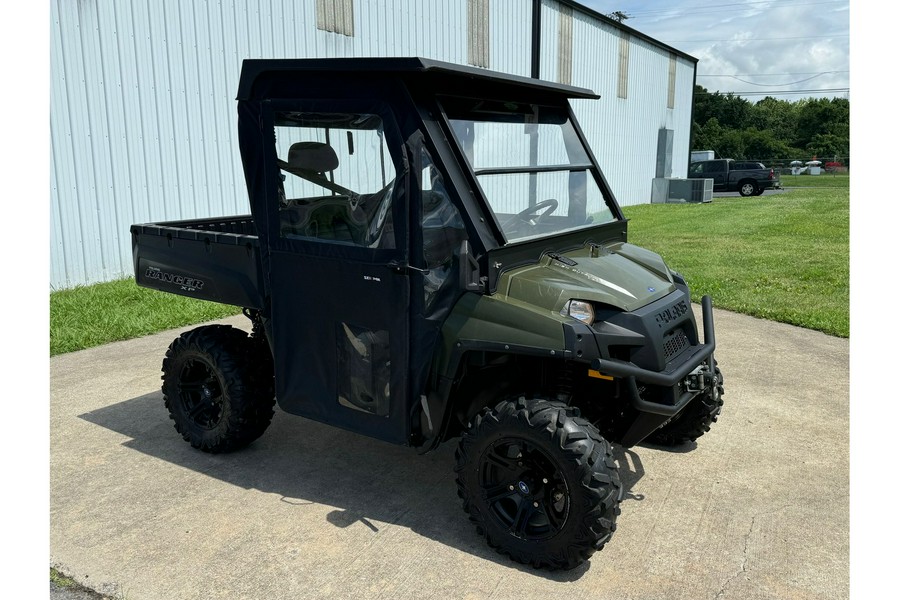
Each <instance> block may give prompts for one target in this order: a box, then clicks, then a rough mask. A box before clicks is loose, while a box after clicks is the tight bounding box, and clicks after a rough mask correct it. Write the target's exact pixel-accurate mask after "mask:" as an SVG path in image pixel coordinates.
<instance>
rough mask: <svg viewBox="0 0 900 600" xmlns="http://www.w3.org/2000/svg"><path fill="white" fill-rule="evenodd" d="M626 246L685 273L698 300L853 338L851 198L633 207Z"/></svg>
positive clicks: (816, 193)
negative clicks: (646, 250) (705, 297)
mask: <svg viewBox="0 0 900 600" xmlns="http://www.w3.org/2000/svg"><path fill="white" fill-rule="evenodd" d="M624 211H625V215H626V216H627V217H628V218H629V219H632V221H631V222H630V223H629V224H628V240H629V241H630V242H632V243H634V244H637V245H639V246H644V247H646V248H649V249H651V250H653V251H655V252H658V253H659V254H661V255H662V256H663V258H665V260H666V262H667V264H668V265H669V266H670V267H671V268H673V269H675V270H677V271H679V272H681V273H682V274H683V275H684V276H685V278H686V279H687V282H688V285H690V286H691V293H692V295H693V297H694V298H695V299H699V298H700V297H701V296H702V295H703V294H709V295H711V296H712V298H713V303H714V304H715V305H716V306H718V307H721V308H726V309H729V310H733V311H737V312H741V313H745V314H749V315H753V316H756V317H761V318H764V319H771V320H774V321H781V322H784V323H791V324H793V325H799V326H801V327H806V328H809V329H817V330H820V331H824V332H825V333H829V334H832V335H836V336H841V337H848V336H849V335H850V310H849V303H850V302H849V300H850V260H849V257H850V244H849V231H850V194H849V189H846V190H835V189H805V190H801V189H795V190H791V191H789V192H787V193H785V194H777V195H770V194H764V195H763V196H759V197H754V198H715V199H714V200H713V202H712V203H711V204H653V205H646V204H645V205H640V206H629V207H625V208H624Z"/></svg>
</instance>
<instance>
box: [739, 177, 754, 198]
mask: <svg viewBox="0 0 900 600" xmlns="http://www.w3.org/2000/svg"><path fill="white" fill-rule="evenodd" d="M738 191H739V192H740V193H741V196H744V197H746V196H756V195H758V192H759V185H757V183H756V182H755V181H749V180H748V181H742V182H740V183H739V184H738Z"/></svg>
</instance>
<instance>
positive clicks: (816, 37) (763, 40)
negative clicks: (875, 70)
mask: <svg viewBox="0 0 900 600" xmlns="http://www.w3.org/2000/svg"><path fill="white" fill-rule="evenodd" d="M838 37H850V34H849V33H836V34H833V35H804V36H797V37H777V38H745V39H741V40H733V39H732V40H662V41H663V42H664V43H666V44H689V43H701V42H728V43H732V44H737V43H740V42H774V41H780V40H815V39H824V38H838Z"/></svg>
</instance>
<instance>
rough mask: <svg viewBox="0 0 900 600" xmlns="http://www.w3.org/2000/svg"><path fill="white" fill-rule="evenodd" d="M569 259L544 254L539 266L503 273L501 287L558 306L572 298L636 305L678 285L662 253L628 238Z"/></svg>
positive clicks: (523, 298) (508, 292)
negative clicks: (673, 279) (628, 242)
mask: <svg viewBox="0 0 900 600" xmlns="http://www.w3.org/2000/svg"><path fill="white" fill-rule="evenodd" d="M564 257H565V258H567V259H570V260H569V261H567V262H574V263H576V264H566V262H564V261H560V260H557V259H555V258H551V257H550V256H549V255H546V254H545V255H544V256H543V257H541V262H540V263H538V264H537V265H532V266H527V267H521V268H519V269H513V270H511V271H508V272H506V273H504V274H503V276H502V278H501V282H500V285H499V286H498V291H501V293H503V292H504V291H505V293H506V295H507V296H509V297H511V298H514V299H516V300H520V301H522V302H526V303H528V304H533V305H536V306H540V307H542V308H546V309H548V310H552V311H559V310H561V309H562V307H563V305H564V304H565V303H566V302H567V301H568V300H572V299H575V300H589V301H591V302H595V303H602V304H608V305H611V306H615V307H617V308H620V309H622V310H627V311H631V310H635V309H637V308H640V307H642V306H645V305H647V304H649V303H651V302H653V301H654V300H657V299H659V298H662V297H663V296H665V295H666V294H669V293H670V292H673V291H674V290H675V285H674V283H673V281H672V275H671V273H670V272H669V269H668V268H667V267H666V264H665V262H663V260H662V258H660V256H659V255H658V254H655V253H653V252H650V251H648V250H644V249H643V248H639V247H638V246H633V245H631V244H626V243H615V244H610V245H608V246H594V247H593V248H592V247H590V246H589V247H586V248H582V249H578V250H573V251H571V252H566V253H565V255H564Z"/></svg>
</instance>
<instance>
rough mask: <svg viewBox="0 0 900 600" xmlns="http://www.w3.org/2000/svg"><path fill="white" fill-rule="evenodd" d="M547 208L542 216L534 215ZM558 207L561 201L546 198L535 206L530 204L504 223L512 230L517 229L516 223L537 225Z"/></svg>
mask: <svg viewBox="0 0 900 600" xmlns="http://www.w3.org/2000/svg"><path fill="white" fill-rule="evenodd" d="M545 208H546V209H547V210H546V211H544V212H543V213H541V214H540V216H537V217H535V216H534V215H535V213H537V212H538V211H540V210H543V209H545ZM557 208H559V202H557V201H556V200H555V199H554V198H548V199H546V200H542V201H540V202H538V203H537V204H535V205H534V206H529V207H528V208H526V209H525V210H523V211H522V212H520V213H517V214H515V215H513V216H512V217H510V218H509V220H507V221H506V223H504V224H503V225H504V227H505V228H509V229H510V230H512V231H516V225H530V226H531V227H537V226H538V224H539V223H541V222H542V221H543V220H544V218H546V217H548V216H550V215H551V214H553V211H555V210H556V209H557ZM507 233H511V232H507Z"/></svg>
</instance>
